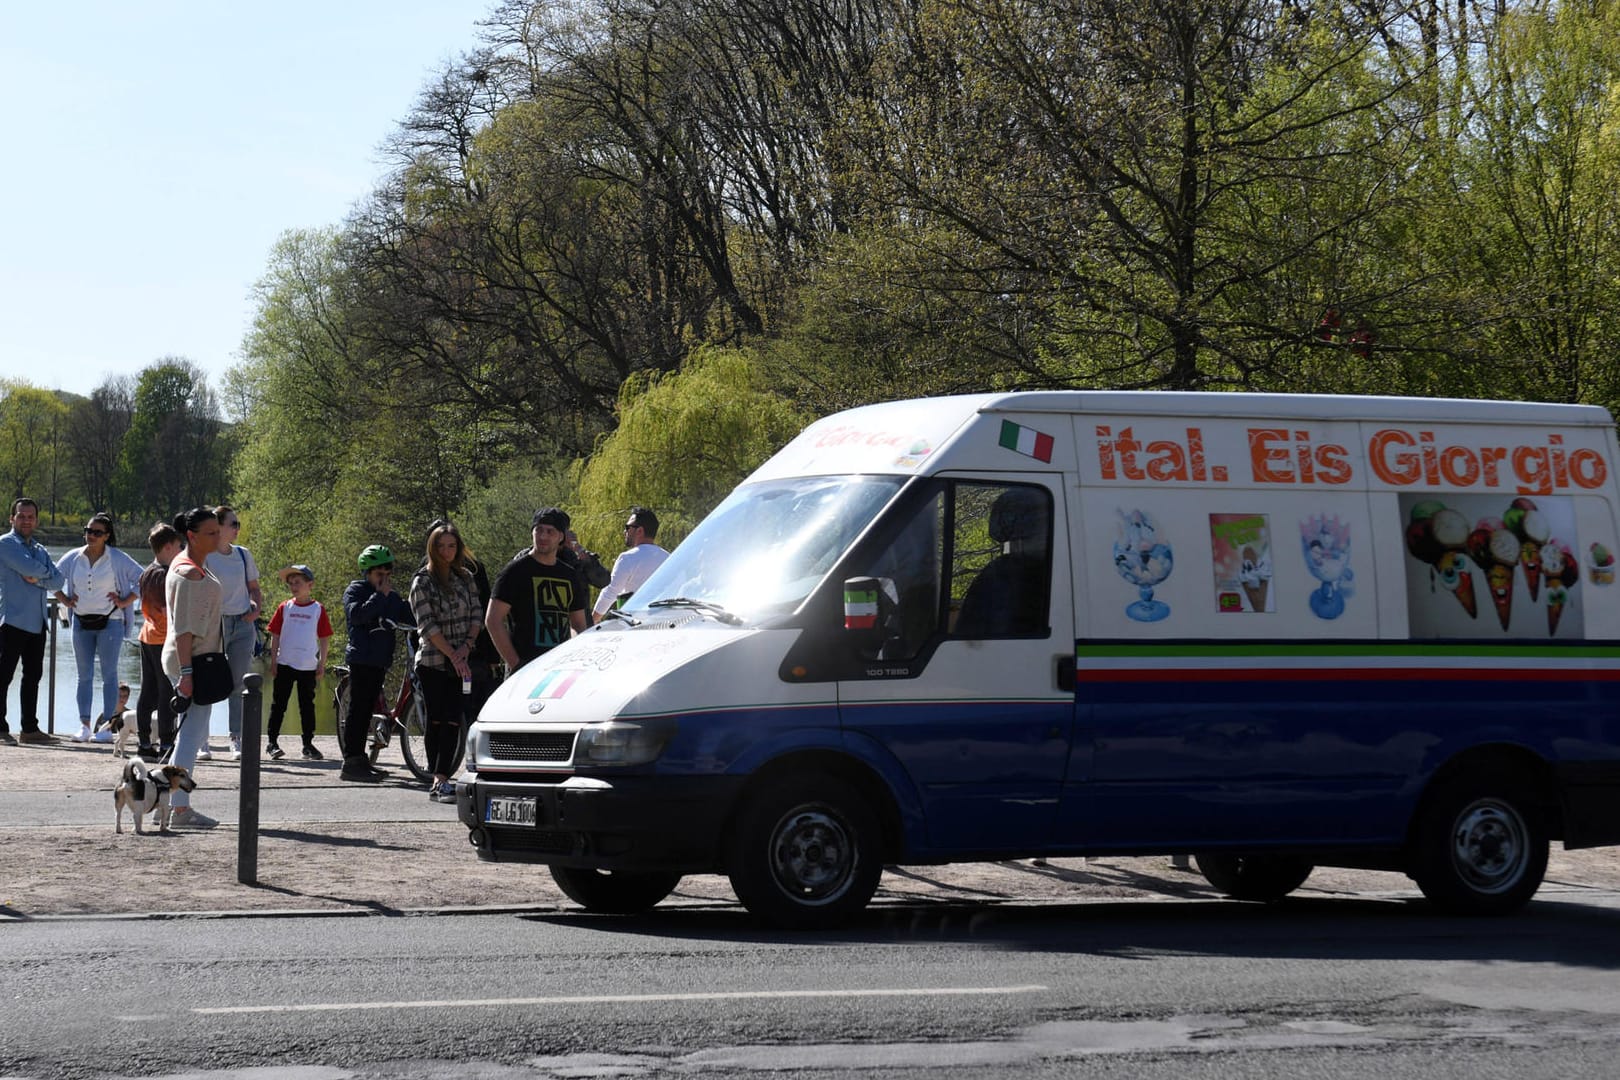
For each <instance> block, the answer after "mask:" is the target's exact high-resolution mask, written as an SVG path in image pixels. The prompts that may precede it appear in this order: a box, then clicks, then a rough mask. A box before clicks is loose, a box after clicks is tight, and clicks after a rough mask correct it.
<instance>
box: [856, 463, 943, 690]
mask: <svg viewBox="0 0 1620 1080" xmlns="http://www.w3.org/2000/svg"><path fill="white" fill-rule="evenodd" d="M944 542H945V494H944V492H943V491H941V492H937V493H935V494H934V495H933V497H931V498H930V499H929V500H928V501H927V502H925V503H923V505H922V506H920V507H918V508H917V511H916V513H915V514H913V515H912V517H911V520H909V521H908V522H906V524H905V525H904V526H903V527H902V528H901V530H900V535H899V536H898V537H896V538H895V540H894V542H893V543H891V544H889V545H888V546H887V547H885V548H884V549H883V550H882V551H881V552H879V553H878V556H877V558H876V559H874V560H873V561H872V568H871V570H870V571H869V572H870V574H871V576H872V577H875V578H877V579H878V581H879V582H880V583H881V587H882V588H883V589H884V590H885V591H886V592H889V591H890V590H891V589H892V592H890V594H889V597H888V599H889V600H890V601H891V602H892V603H893V607H892V610H893V611H895V612H896V613H897V615H896V616H895V621H894V622H892V623H891V624H890V625H889V626H887V627H886V628H885V630H886V636H887V641H886V643H885V644H884V646H883V658H884V659H887V660H909V659H910V658H912V657H914V656H916V655H917V654H918V653H919V652H921V651H922V648H923V646H924V644H926V643H927V642H928V640H929V639H930V638H932V637H934V636H935V635H936V634H937V633H938V630H939V622H940V617H939V613H940V607H941V605H940V593H941V588H940V568H941V567H942V566H944V565H945V558H944Z"/></svg>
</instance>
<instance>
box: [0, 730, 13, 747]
mask: <svg viewBox="0 0 1620 1080" xmlns="http://www.w3.org/2000/svg"><path fill="white" fill-rule="evenodd" d="M0 744H4V745H6V746H16V745H17V736H15V735H13V734H12V733H11V732H9V731H0Z"/></svg>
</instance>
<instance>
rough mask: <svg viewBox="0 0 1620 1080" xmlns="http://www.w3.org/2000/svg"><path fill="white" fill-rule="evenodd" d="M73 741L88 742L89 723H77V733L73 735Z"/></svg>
mask: <svg viewBox="0 0 1620 1080" xmlns="http://www.w3.org/2000/svg"><path fill="white" fill-rule="evenodd" d="M73 741H74V742H89V741H90V725H89V724H80V725H79V733H78V734H77V735H75V736H73Z"/></svg>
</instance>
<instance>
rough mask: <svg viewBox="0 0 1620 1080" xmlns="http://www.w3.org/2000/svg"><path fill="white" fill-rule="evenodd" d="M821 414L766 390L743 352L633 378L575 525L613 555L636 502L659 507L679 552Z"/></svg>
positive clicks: (581, 479) (663, 538) (664, 537)
mask: <svg viewBox="0 0 1620 1080" xmlns="http://www.w3.org/2000/svg"><path fill="white" fill-rule="evenodd" d="M811 419H812V417H810V416H808V415H806V414H805V413H803V412H801V411H799V410H798V409H797V408H795V407H794V406H793V405H792V404H790V403H789V402H788V401H787V400H785V399H784V398H782V397H781V396H779V395H777V394H775V393H772V392H771V391H769V390H768V389H766V388H765V384H764V381H763V379H762V377H761V375H760V372H759V369H758V366H757V362H756V361H755V360H754V359H753V358H752V357H751V356H750V355H749V354H748V353H747V352H746V351H743V350H739V349H705V350H702V351H700V352H699V353H697V354H696V355H694V356H693V357H692V359H691V360H689V361H688V362H687V365H686V368H685V369H684V370H683V371H681V372H680V373H679V374H677V375H666V376H664V377H662V378H657V379H633V380H630V381H628V382H626V384H625V388H624V392H623V394H622V395H621V397H620V400H619V426H618V428H617V429H616V430H615V431H614V432H613V433H612V434H611V435H608V436H605V437H604V438H603V439H602V441H601V442H600V443H598V444H597V448H596V451H595V453H593V454H592V455H591V456H590V459H589V460H588V461H586V462H585V463H584V464H583V466H582V467H581V469H580V470H579V473H578V488H579V503H578V511H577V512H576V513H575V514H574V528H575V530H576V531H577V532H578V533H579V536H580V540H581V541H582V542H583V543H584V544H585V546H586V547H589V548H592V549H593V550H596V551H600V552H602V553H603V554H604V555H606V554H608V553H609V552H613V551H616V550H617V549H618V546H619V544H620V542H621V541H622V539H623V534H622V532H621V530H620V528H619V527H620V526H621V525H622V524H623V522H624V516H625V513H626V512H627V511H628V510H629V508H630V507H631V506H632V505H641V506H647V507H650V508H652V509H653V510H655V511H657V513H658V517H659V532H658V540H659V542H660V543H661V544H662V545H663V546H664V547H670V548H672V547H674V546H675V545H676V544H677V543H679V542H680V541H681V539H682V538H683V537H684V536H685V535H686V534H687V533H688V532H689V531H691V529H692V527H693V526H694V525H696V524H697V522H698V521H700V520H701V519H702V518H703V516H704V515H705V514H707V513H708V512H709V511H710V510H712V509H714V507H715V505H716V504H717V503H719V501H720V500H721V499H723V498H724V497H725V496H726V494H727V493H728V492H730V491H731V489H732V488H733V487H735V486H736V485H737V484H738V483H739V482H740V481H742V480H743V479H744V478H745V477H746V476H747V475H748V474H749V473H750V472H752V471H753V470H754V469H755V468H757V467H758V466H759V465H760V464H761V463H762V462H764V460H765V459H766V458H767V457H769V456H770V455H771V454H773V453H775V452H776V451H777V450H779V449H781V447H782V446H783V445H785V444H786V443H787V441H788V440H789V439H791V438H792V437H793V436H794V435H797V434H798V433H799V431H800V430H801V429H802V428H803V427H804V425H805V424H806V423H808V422H809V421H810V420H811Z"/></svg>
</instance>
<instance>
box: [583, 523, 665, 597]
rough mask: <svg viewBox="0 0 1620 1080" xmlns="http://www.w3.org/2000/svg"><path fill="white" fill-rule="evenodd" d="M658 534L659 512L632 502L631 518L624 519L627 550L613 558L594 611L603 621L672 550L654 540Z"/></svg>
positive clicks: (661, 563)
mask: <svg viewBox="0 0 1620 1080" xmlns="http://www.w3.org/2000/svg"><path fill="white" fill-rule="evenodd" d="M657 535H658V515H657V514H655V513H653V512H652V511H651V510H649V509H647V508H646V507H645V506H632V507H631V508H630V520H629V521H626V522H625V523H624V551H623V553H621V554H620V555H619V557H618V558H617V559H614V560H613V576H612V577H610V578H609V579H608V583H607V585H606V586H604V587H603V589H602V592H601V595H599V596H598V597H597V598H596V607H594V608H593V609H592V614H594V615H595V616H596V621H597V622H601V621H602V616H604V615H606V614H607V612H608V609H609V608H613V607H618V606H619V605H620V604H622V603H623V602H624V601H625V600H627V599H629V597H630V594H631V593H633V592H635V591H636V590H637V589H639V588H641V583H642V582H644V581H646V580H647V579H648V578H649V577H651V576H652V572H653V571H654V570H656V569H658V568H659V567H660V566H662V565H664V560H665V559H667V558H669V552H667V551H665V550H664V549H663V548H661V547H659V546H658V545H657V544H655V543H653V538H654V537H656V536H657Z"/></svg>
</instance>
